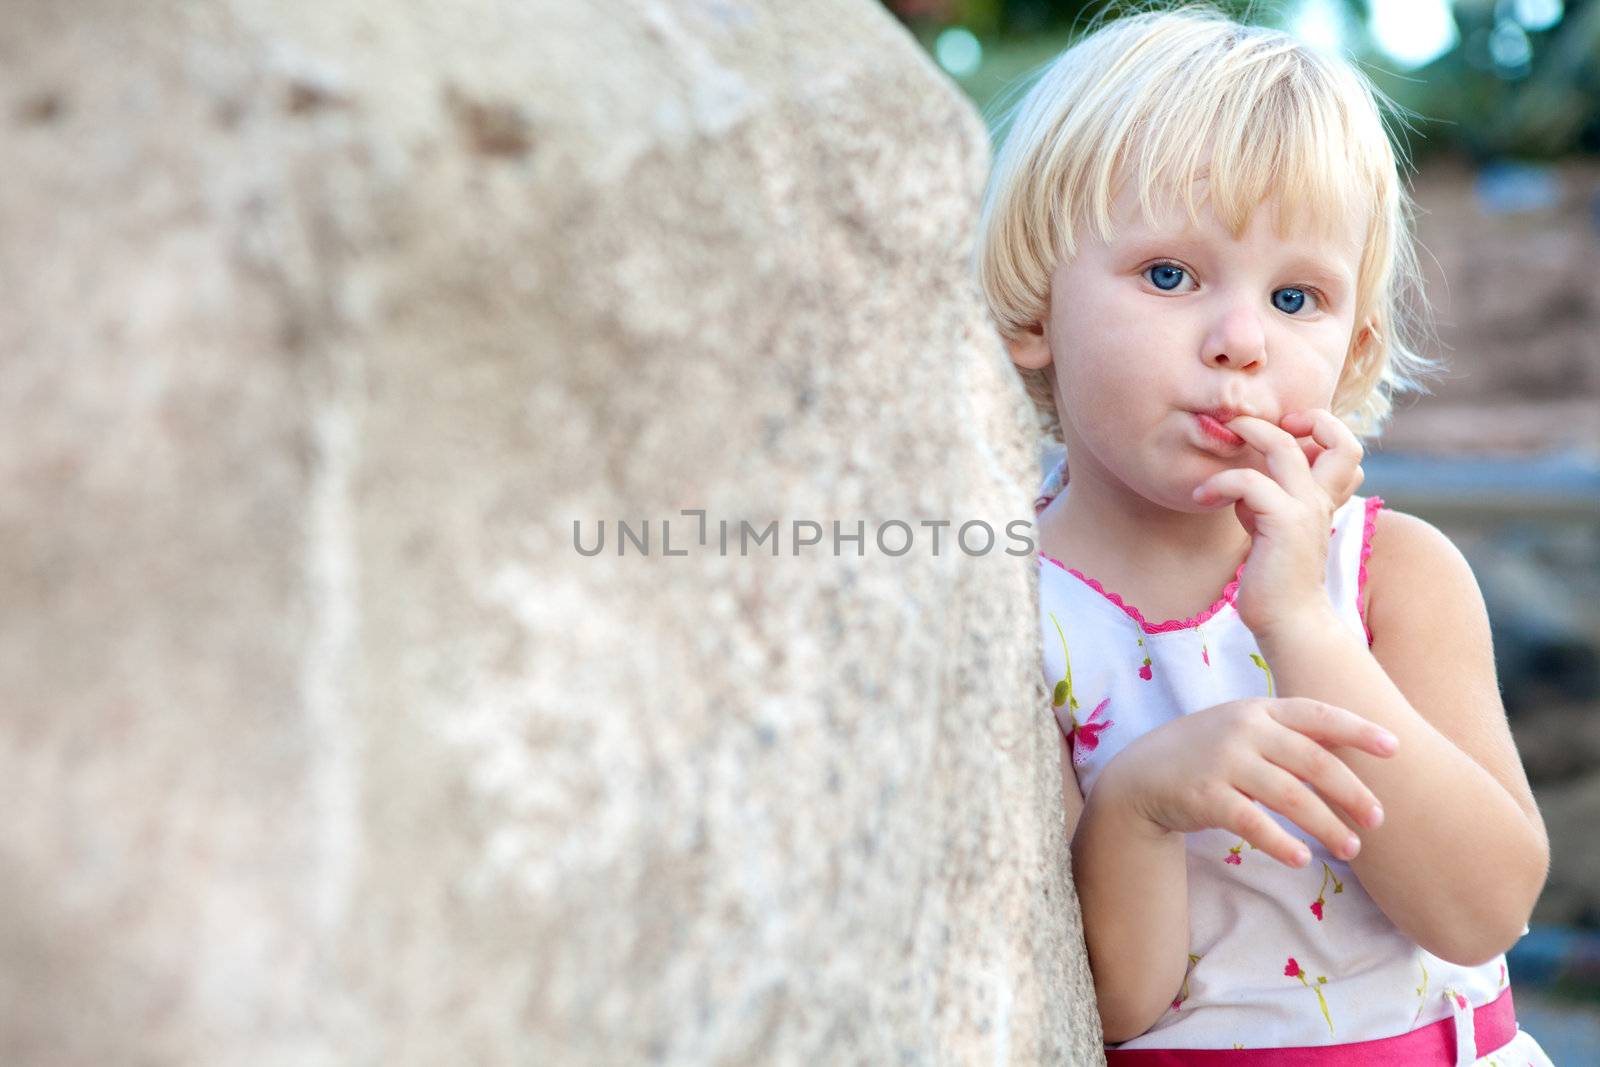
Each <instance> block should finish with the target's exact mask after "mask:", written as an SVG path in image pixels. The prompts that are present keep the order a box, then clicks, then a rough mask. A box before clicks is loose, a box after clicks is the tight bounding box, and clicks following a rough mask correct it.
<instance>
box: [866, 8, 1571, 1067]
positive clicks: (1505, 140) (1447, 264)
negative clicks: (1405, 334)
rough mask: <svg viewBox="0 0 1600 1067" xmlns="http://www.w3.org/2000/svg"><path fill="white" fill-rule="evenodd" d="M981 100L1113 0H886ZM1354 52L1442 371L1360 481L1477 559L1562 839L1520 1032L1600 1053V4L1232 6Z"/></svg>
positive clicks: (1042, 60) (1521, 999)
mask: <svg viewBox="0 0 1600 1067" xmlns="http://www.w3.org/2000/svg"><path fill="white" fill-rule="evenodd" d="M885 2H886V4H887V6H888V7H889V9H890V10H891V11H892V12H893V13H894V15H895V16H896V17H897V18H898V19H900V21H901V22H902V23H904V24H905V26H906V27H907V28H908V29H909V30H910V31H911V32H912V33H913V34H914V35H915V36H916V37H917V39H918V40H919V41H920V42H921V43H922V45H923V46H924V47H925V48H926V49H927V51H928V53H929V54H930V55H931V56H932V57H933V59H934V60H935V61H936V62H937V63H938V65H939V66H940V67H941V68H942V69H943V70H944V71H945V72H946V73H947V74H948V75H949V76H950V77H951V78H952V79H954V80H955V81H956V83H957V84H959V85H960V86H961V87H962V88H963V89H964V90H965V91H966V92H967V94H968V95H969V96H970V97H971V98H972V100H973V101H974V103H975V104H976V105H977V106H978V108H979V110H980V111H981V112H982V114H983V115H984V117H985V120H986V121H987V122H988V124H989V129H990V133H991V136H992V137H993V138H994V140H995V143H996V144H998V143H999V141H1000V140H1001V139H1002V138H1003V137H1004V134H1005V129H1004V117H1005V114H1004V113H1005V110H1006V109H1007V107H1008V106H1009V105H1010V104H1011V103H1012V102H1014V101H1015V100H1016V99H1017V98H1018V97H1019V96H1020V95H1021V93H1022V92H1024V91H1025V90H1026V89H1027V87H1028V86H1029V85H1030V84H1031V76H1032V75H1033V74H1034V73H1036V72H1037V71H1038V70H1039V69H1040V68H1041V67H1042V66H1043V65H1044V64H1046V63H1048V62H1049V61H1050V60H1051V59H1052V58H1053V57H1054V56H1055V55H1056V54H1058V53H1059V52H1060V51H1061V49H1063V48H1064V47H1066V46H1067V45H1069V44H1070V43H1071V42H1072V41H1073V39H1074V38H1075V36H1077V34H1078V33H1079V32H1081V31H1082V28H1083V26H1084V24H1085V22H1086V21H1087V20H1088V19H1089V18H1090V17H1091V16H1093V15H1095V14H1097V13H1098V12H1099V11H1101V10H1102V9H1103V8H1104V7H1105V4H1104V3H1073V2H1064V0H885ZM1214 6H1216V7H1218V8H1220V9H1222V10H1224V11H1226V12H1227V13H1229V14H1230V15H1233V16H1234V17H1236V18H1240V19H1242V20H1244V21H1247V22H1254V23H1261V24H1267V25H1273V26H1277V27H1279V28H1282V29H1286V30H1288V31H1290V32H1292V33H1294V34H1295V35H1296V36H1298V37H1300V38H1301V39H1302V40H1304V41H1306V42H1307V43H1309V44H1311V45H1313V46H1315V47H1317V48H1322V49H1327V50H1331V51H1335V52H1338V53H1341V54H1343V55H1345V56H1347V57H1349V58H1350V59H1352V60H1353V61H1354V62H1355V63H1357V64H1358V65H1359V66H1360V67H1361V68H1362V69H1363V70H1364V71H1366V73H1367V74H1368V76H1369V77H1370V78H1371V79H1372V81H1373V83H1374V84H1375V85H1377V87H1378V88H1379V89H1381V90H1382V91H1383V92H1384V93H1385V94H1386V95H1387V96H1388V97H1389V98H1390V100H1391V101H1393V103H1394V104H1395V105H1396V110H1395V115H1394V122H1393V123H1392V128H1393V130H1394V133H1395V135H1396V137H1397V139H1398V141H1399V143H1400V147H1401V148H1402V150H1403V151H1404V152H1405V154H1406V155H1407V156H1408V157H1409V159H1410V161H1411V168H1412V171H1411V174H1410V175H1409V177H1410V180H1411V184H1412V190H1413V193H1414V195H1415V197H1416V200H1417V205H1418V209H1419V214H1418V232H1419V236H1420V239H1421V242H1422V245H1423V249H1424V251H1423V261H1424V263H1425V264H1426V266H1427V269H1428V273H1429V299H1430V301H1431V302H1432V304H1433V308H1434V313H1435V323H1434V326H1435V329H1436V331H1437V335H1438V342H1439V352H1437V353H1435V354H1438V355H1442V356H1443V357H1444V358H1445V361H1446V364H1447V366H1446V369H1445V371H1444V373H1443V374H1442V375H1441V376H1440V377H1439V378H1437V379H1436V380H1434V381H1433V382H1432V383H1431V389H1432V392H1431V394H1429V395H1426V396H1422V397H1416V398H1408V399H1407V400H1406V401H1405V402H1403V403H1402V404H1401V405H1399V406H1398V407H1397V410H1396V413H1395V416H1394V419H1393V422H1392V424H1391V426H1390V428H1389V429H1388V430H1387V431H1386V432H1385V433H1384V434H1383V436H1382V438H1381V439H1380V440H1379V441H1377V442H1374V443H1371V444H1370V445H1369V453H1368V459H1367V462H1366V465H1365V466H1366V470H1367V480H1366V483H1365V484H1364V485H1363V486H1362V488H1361V490H1360V491H1361V492H1362V493H1363V494H1375V495H1378V496H1382V497H1384V498H1385V500H1386V501H1388V503H1389V504H1391V505H1392V506H1394V507H1397V508H1400V509H1402V510H1406V511H1410V512H1412V513H1414V514H1418V515H1421V516H1422V517H1423V518H1426V519H1428V520H1429V521H1431V522H1433V523H1434V524H1435V525H1437V526H1439V527H1440V528H1441V529H1443V530H1444V531H1445V532H1446V533H1448V534H1449V535H1450V536H1451V537H1452V539H1453V540H1455V542H1456V543H1457V544H1458V545H1460V546H1461V548H1462V551H1463V552H1464V553H1465V554H1466V555H1467V557H1468V559H1469V560H1470V561H1471V562H1472V565H1473V568H1474V570H1475V571H1476V573H1477V575H1478V579H1479V582H1480V584H1481V585H1482V587H1483V591H1484V596H1485V599H1486V601H1487V603H1488V605H1489V610H1490V616H1491V623H1492V625H1493V627H1494V634H1495V646H1496V647H1495V654H1496V660H1497V668H1498V671H1499V677H1500V684H1501V690H1502V693H1503V695H1504V699H1505V704H1506V708H1507V711H1508V713H1509V715H1510V718H1511V724H1512V729H1513V731H1514V733H1515V735H1516V739H1517V744H1518V747H1519V749H1520V751H1521V754H1522V758H1523V762H1524V764H1525V766H1526V767H1527V770H1528V775H1529V777H1530V779H1531V780H1532V782H1533V787H1534V790H1535V792H1536V794H1537V795H1538V799H1539V805H1540V809H1541V811H1542V812H1543V814H1544V817H1545V821H1546V823H1547V825H1548V827H1549V830H1550V835H1551V840H1552V862H1551V867H1552V869H1551V874H1550V881H1549V884H1548V885H1547V887H1546V890H1545V893H1544V896H1543V897H1542V899H1541V900H1540V903H1539V907H1538V909H1537V911H1536V912H1535V915H1534V924H1533V929H1532V932H1531V933H1530V934H1529V935H1528V936H1527V937H1525V938H1523V940H1522V941H1521V942H1520V943H1519V944H1518V945H1517V947H1516V949H1515V950H1514V952H1513V953H1512V956H1511V960H1510V969H1511V971H1512V974H1513V977H1514V980H1515V982H1516V989H1517V993H1516V996H1517V1006H1518V1013H1519V1016H1521V1021H1522V1023H1523V1026H1524V1028H1525V1029H1527V1030H1529V1031H1530V1032H1532V1033H1533V1034H1534V1035H1535V1036H1536V1037H1538V1038H1539V1040H1540V1041H1541V1042H1542V1043H1543V1044H1544V1045H1545V1048H1546V1050H1547V1051H1548V1052H1549V1053H1550V1055H1551V1057H1552V1058H1553V1059H1554V1060H1555V1061H1556V1062H1558V1063H1569V1064H1570V1063H1600V0H1568V2H1565V3H1563V0H1454V2H1452V0H1290V2H1287V3H1280V4H1273V5H1268V4H1260V3H1254V4H1249V3H1218V4H1215V5H1214Z"/></svg>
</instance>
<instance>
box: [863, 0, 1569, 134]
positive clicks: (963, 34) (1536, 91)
mask: <svg viewBox="0 0 1600 1067" xmlns="http://www.w3.org/2000/svg"><path fill="white" fill-rule="evenodd" d="M884 2H885V3H886V4H887V5H888V7H889V8H890V9H891V10H892V11H893V12H894V13H895V15H896V16H897V17H899V18H900V19H901V21H902V22H904V23H905V24H906V26H907V27H908V28H909V29H910V30H911V31H912V33H913V34H914V35H915V36H916V37H917V39H918V40H919V41H920V42H922V44H923V46H924V47H925V48H927V49H928V51H929V52H930V54H932V55H934V56H935V58H936V60H937V61H939V62H940V63H941V65H942V66H944V67H945V68H946V70H947V71H949V73H950V74H951V76H952V77H953V78H954V79H955V81H956V82H957V83H958V84H959V85H961V87H962V88H963V89H964V90H966V92H967V93H968V95H969V96H971V97H972V99H973V101H974V103H975V104H976V105H977V106H978V108H979V110H980V111H981V112H982V113H983V115H984V117H985V119H986V120H987V121H988V122H989V125H990V128H991V129H992V130H994V131H995V132H996V133H997V134H998V133H999V128H998V127H999V124H1000V122H1001V119H1002V116H1003V114H1004V109H1005V107H1006V106H1007V105H1008V104H1009V103H1010V102H1011V101H1012V100H1014V99H1015V98H1016V97H1017V96H1019V95H1020V94H1021V92H1022V91H1024V90H1025V89H1026V87H1027V83H1028V81H1029V75H1031V74H1032V73H1034V72H1036V71H1037V70H1038V69H1039V68H1040V67H1042V66H1043V65H1044V64H1046V63H1048V62H1049V61H1050V60H1051V59H1052V58H1054V57H1055V56H1056V55H1057V54H1059V53H1060V51H1061V50H1062V49H1063V48H1065V47H1067V46H1068V45H1069V44H1071V42H1072V41H1073V39H1074V38H1075V37H1076V36H1077V35H1078V34H1079V33H1081V32H1082V30H1083V27H1084V26H1085V25H1086V24H1087V23H1088V22H1089V20H1090V19H1091V18H1094V17H1096V16H1099V15H1103V14H1104V13H1105V12H1106V11H1107V9H1111V10H1112V11H1115V10H1129V9H1133V10H1137V9H1140V8H1141V7H1144V6H1149V5H1142V4H1139V3H1127V2H1122V3H1117V2H1109V3H1108V2H1107V0H1088V2H1081V0H1076V2H1075V0H884ZM1318 2H1319V0H1280V2H1276V3H1263V2H1260V0H1254V2H1252V0H1219V2H1216V3H1213V4H1212V6H1213V7H1216V8H1218V9H1220V10H1222V11H1224V12H1226V13H1227V14H1229V15H1231V16H1233V17H1235V18H1238V19H1240V20H1242V21H1245V22H1252V23H1259V24H1265V25H1272V26H1278V27H1280V28H1285V29H1289V30H1290V31H1291V32H1294V31H1296V30H1297V28H1298V25H1299V23H1298V21H1297V16H1301V15H1303V14H1304V12H1305V10H1306V8H1307V6H1308V5H1309V4H1316V3H1318ZM1321 2H1322V6H1323V8H1324V10H1323V12H1322V14H1324V15H1325V16H1326V15H1328V14H1329V13H1330V12H1331V14H1332V16H1333V17H1336V18H1337V19H1338V20H1339V21H1340V22H1341V24H1342V25H1343V26H1345V27H1346V29H1347V31H1348V32H1347V33H1346V34H1345V37H1344V40H1343V46H1342V50H1343V51H1344V53H1345V54H1346V55H1347V56H1348V57H1349V58H1351V59H1352V60H1353V61H1355V62H1356V63H1357V64H1358V65H1359V66H1360V67H1361V68H1362V69H1363V70H1364V71H1365V72H1366V73H1367V75H1368V76H1369V77H1370V78H1371V79H1372V81H1373V83H1374V84H1375V85H1376V86H1377V87H1378V88H1379V89H1380V90H1382V91H1383V92H1384V93H1385V94H1386V95H1387V96H1388V97H1389V98H1390V99H1391V100H1393V101H1394V102H1395V103H1396V104H1397V105H1398V106H1399V110H1400V114H1401V116H1403V118H1401V119H1400V120H1399V122H1398V125H1399V126H1402V127H1404V128H1405V130H1404V131H1403V132H1402V140H1403V143H1404V145H1405V147H1406V150H1407V151H1408V153H1409V154H1410V155H1411V156H1412V158H1414V159H1418V158H1422V157H1425V156H1428V155H1431V154H1436V153H1451V154H1458V155H1463V156H1466V157H1468V158H1470V159H1472V160H1474V161H1478V162H1484V161H1488V160H1493V159H1501V158H1512V157H1515V158H1525V159H1550V158H1556V157H1561V156H1568V155H1576V154H1600V0H1565V3H1562V2H1560V0H1542V2H1538V3H1530V2H1528V0H1454V2H1453V3H1451V4H1450V5H1449V6H1450V11H1449V16H1450V18H1451V19H1453V21H1454V25H1455V35H1454V36H1455V43H1454V44H1453V46H1451V47H1449V48H1448V50H1446V51H1444V52H1443V54H1441V55H1439V56H1437V57H1436V58H1434V59H1432V60H1431V61H1428V62H1427V63H1426V64H1425V65H1423V66H1420V67H1417V68H1415V69H1406V67H1405V66H1404V65H1403V64H1402V63H1400V62H1398V61H1397V60H1395V59H1394V58H1392V57H1390V56H1389V55H1386V54H1385V53H1384V52H1383V51H1382V50H1381V49H1380V48H1379V46H1378V43H1377V41H1376V40H1375V37H1374V34H1373V33H1372V32H1371V27H1372V25H1373V14H1374V13H1373V6H1374V5H1375V4H1379V3H1385V2H1387V3H1394V4H1405V3H1410V2H1413V0H1321ZM1530 13H1532V14H1530ZM1552 13H1553V21H1551V19H1552ZM1540 15H1542V17H1535V16H1540ZM952 31H953V32H954V35H955V39H954V40H953V39H952Z"/></svg>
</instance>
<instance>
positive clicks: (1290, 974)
mask: <svg viewBox="0 0 1600 1067" xmlns="http://www.w3.org/2000/svg"><path fill="white" fill-rule="evenodd" d="M1283 973H1284V976H1285V977H1287V978H1298V979H1300V984H1301V985H1303V986H1305V987H1306V988H1307V989H1310V990H1311V991H1312V992H1314V993H1316V994H1317V1003H1318V1004H1319V1005H1321V1007H1322V1018H1323V1019H1324V1020H1325V1021H1326V1022H1327V1024H1328V1035H1329V1036H1330V1037H1331V1036H1333V1016H1332V1015H1330V1014H1328V1001H1327V998H1325V997H1324V996H1323V995H1322V986H1323V984H1324V983H1325V982H1327V980H1328V976H1327V975H1325V974H1319V975H1317V984H1316V985H1312V984H1311V982H1310V980H1309V979H1308V977H1307V975H1306V972H1305V971H1304V970H1303V969H1302V968H1301V967H1300V964H1299V963H1297V962H1295V958H1294V957H1293V956H1290V957H1289V964H1288V966H1286V967H1284V969H1283Z"/></svg>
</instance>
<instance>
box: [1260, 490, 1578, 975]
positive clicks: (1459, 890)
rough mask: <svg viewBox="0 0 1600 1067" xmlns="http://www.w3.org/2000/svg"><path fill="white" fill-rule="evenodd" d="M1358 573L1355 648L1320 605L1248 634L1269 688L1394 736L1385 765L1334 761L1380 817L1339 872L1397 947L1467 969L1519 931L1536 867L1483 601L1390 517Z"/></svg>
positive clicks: (1452, 554) (1446, 556)
mask: <svg viewBox="0 0 1600 1067" xmlns="http://www.w3.org/2000/svg"><path fill="white" fill-rule="evenodd" d="M1367 568H1368V571H1367V573H1368V579H1367V598H1368V605H1367V612H1366V617H1367V624H1368V626H1369V628H1370V629H1371V631H1372V646H1371V649H1370V650H1369V649H1368V648H1367V647H1366V645H1365V644H1364V643H1363V641H1362V640H1361V639H1360V638H1359V637H1358V636H1356V635H1355V634H1354V633H1352V632H1351V631H1350V629H1349V628H1348V627H1347V626H1345V625H1344V624H1343V623H1341V622H1340V621H1339V620H1338V619H1337V617H1336V616H1334V614H1333V611H1332V607H1331V605H1328V606H1327V607H1328V610H1327V612H1326V613H1324V614H1323V615H1322V616H1321V617H1310V618H1302V619H1300V620H1298V621H1297V622H1295V623H1294V624H1292V625H1282V626H1276V627H1273V628H1272V629H1271V630H1270V631H1269V632H1267V633H1264V634H1263V633H1258V634H1257V635H1256V636H1257V641H1258V643H1259V644H1260V646H1261V651H1262V654H1263V655H1264V656H1265V658H1266V660H1267V662H1268V663H1269V664H1270V665H1271V667H1272V671H1273V674H1274V676H1275V679H1276V682H1277V687H1278V692H1279V694H1280V695H1285V696H1287V695H1298V696H1308V697H1314V698H1318V699H1321V700H1325V701H1329V702H1331V703H1338V704H1342V705H1344V706H1345V707H1348V708H1350V709H1352V710H1354V711H1356V712H1357V713H1359V714H1361V715H1363V716H1365V717H1367V718H1369V719H1371V720H1372V721H1373V722H1376V723H1378V724H1379V725H1381V726H1385V727H1387V728H1388V729H1390V730H1391V731H1393V732H1394V733H1395V734H1397V735H1398V736H1399V738H1400V748H1399V752H1398V754H1397V755H1395V756H1394V757H1391V758H1389V759H1377V758H1375V757H1373V756H1370V755H1368V754H1366V753H1364V752H1360V751H1358V750H1355V749H1342V750H1340V752H1339V755H1340V756H1341V757H1342V758H1343V759H1344V760H1345V761H1346V762H1347V763H1348V764H1349V766H1350V768H1351V769H1352V770H1354V771H1355V772H1356V774H1357V775H1358V776H1359V777H1360V778H1361V780H1362V781H1364V782H1366V783H1367V784H1368V785H1369V786H1371V788H1372V790H1373V792H1374V793H1376V794H1377V796H1378V799H1379V800H1380V801H1381V802H1382V804H1383V806H1384V811H1385V814H1386V818H1385V820H1384V823H1383V825H1382V826H1381V827H1379V828H1378V829H1375V830H1367V831H1366V832H1365V837H1364V838H1363V845H1362V848H1361V851H1360V853H1359V854H1358V855H1357V856H1356V857H1355V858H1354V859H1353V860H1352V861H1351V866H1352V868H1353V869H1354V870H1355V872H1356V876H1357V877H1358V878H1360V879H1361V884H1362V887H1363V888H1365V889H1366V891H1367V892H1368V893H1369V894H1370V895H1371V896H1372V899H1373V900H1374V901H1375V902H1376V903H1377V904H1378V906H1379V907H1380V908H1382V909H1383V911H1384V913H1385V914H1386V915H1387V916H1388V917H1389V919H1390V920H1391V921H1392V922H1393V923H1394V924H1395V926H1397V927H1398V928H1399V929H1400V930H1402V931H1404V932H1405V933H1406V934H1407V935H1408V936H1410V937H1411V938H1412V940H1414V941H1416V942H1417V943H1418V944H1419V945H1421V946H1422V947H1423V948H1425V949H1427V950H1428V951H1429V952H1431V953H1433V954H1434V955H1436V956H1439V957H1441V958H1443V959H1446V960H1449V961H1450V962H1452V963H1458V964H1463V965H1476V964H1480V963H1483V962H1486V961H1488V960H1491V959H1493V958H1494V957H1495V956H1497V955H1498V954H1500V953H1501V952H1504V951H1505V950H1506V949H1508V948H1510V947H1511V946H1512V945H1513V944H1514V943H1515V942H1516V941H1517V939H1518V938H1519V937H1520V936H1521V934H1522V931H1523V928H1524V926H1525V925H1526V923H1527V922H1528V918H1529V916H1530V914H1531V913H1532V911H1533V906H1534V903H1535V901H1536V900H1537V899H1538V897H1539V893H1540V891H1541V890H1542V889H1543V887H1544V883H1545V878H1546V876H1547V874H1548V865H1549V859H1550V844H1549V839H1548V837H1547V836H1546V833H1545V828H1544V821H1543V820H1542V819H1541V818H1540V815H1539V810H1538V808H1537V806H1536V805H1535V803H1534V799H1533V795H1532V792H1531V791H1530V790H1529V788H1528V780H1527V777H1526V775H1525V773H1524V772H1523V769H1522V763H1521V760H1520V759H1519V758H1518V756H1517V750H1516V745H1515V742H1514V741H1513V740H1512V737H1511V732H1510V730H1509V728H1508V727H1507V725H1506V716H1505V710H1504V708H1503V707H1502V705H1501V703H1500V692H1499V687H1498V684H1497V682H1496V678H1495V671H1494V653H1493V648H1492V645H1491V640H1490V633H1489V623H1488V616H1487V613H1486V611H1485V610H1484V604H1483V596H1482V594H1481V593H1480V592H1479V589H1478V584H1477V582H1476V580H1475V579H1474V578H1473V575H1472V570H1471V568H1470V567H1469V566H1468V564H1467V562H1466V560H1465V559H1463V558H1462V556H1461V553H1460V552H1459V551H1458V550H1457V549H1456V547H1455V545H1453V544H1452V543H1451V542H1450V540H1449V539H1448V538H1446V537H1445V536H1444V535H1443V534H1442V533H1440V532H1439V531H1438V530H1436V529H1435V528H1434V527H1432V526H1430V525H1429V524H1427V523H1426V522H1423V521H1422V520H1421V519H1417V518H1414V517H1413V516H1410V515H1405V514H1402V513H1398V512H1393V511H1380V512H1378V514H1377V521H1376V525H1375V528H1374V534H1373V541H1372V555H1371V558H1370V560H1369V561H1368V564H1367ZM1324 604H1326V598H1324Z"/></svg>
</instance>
